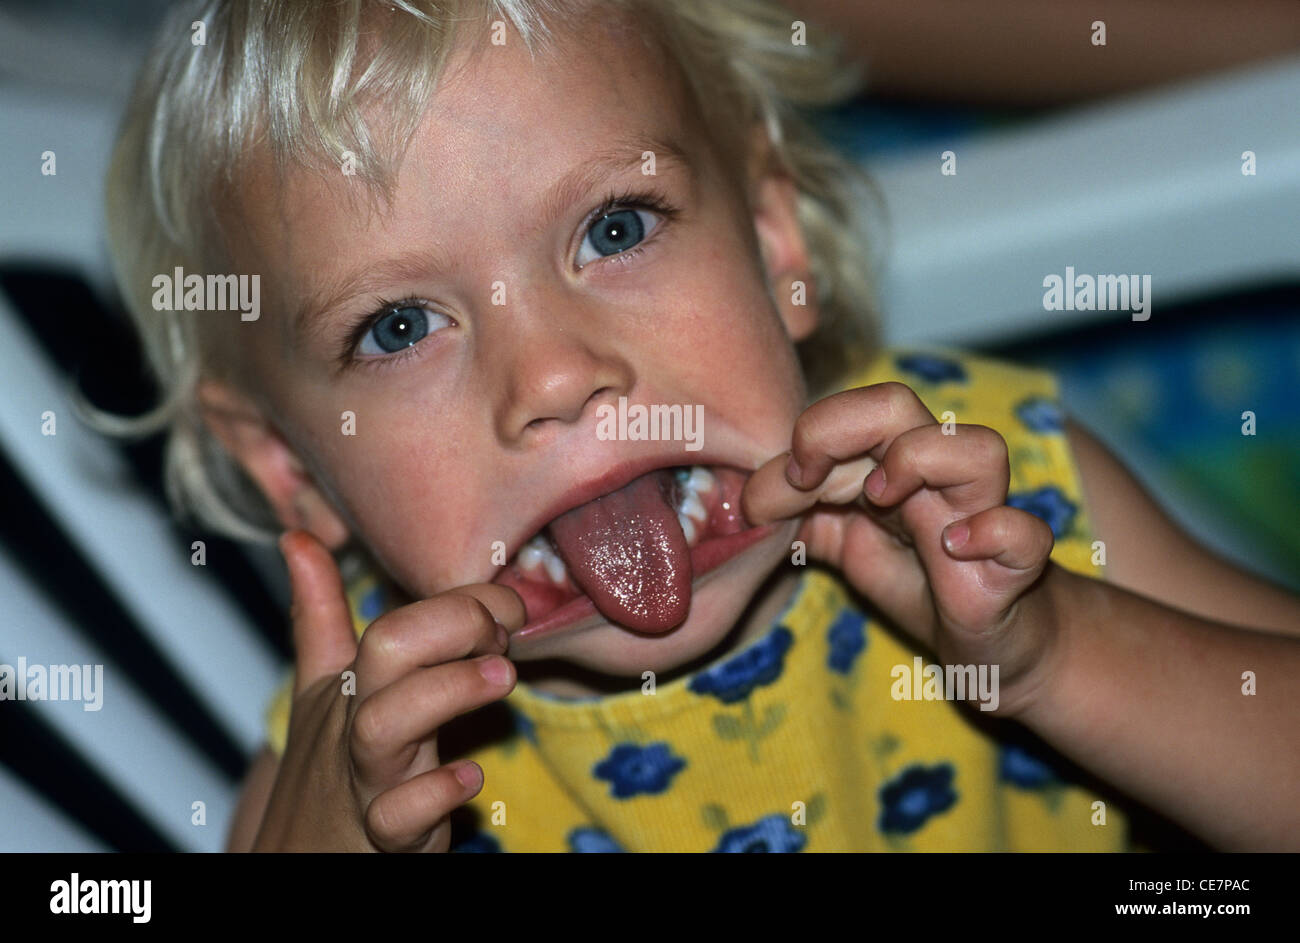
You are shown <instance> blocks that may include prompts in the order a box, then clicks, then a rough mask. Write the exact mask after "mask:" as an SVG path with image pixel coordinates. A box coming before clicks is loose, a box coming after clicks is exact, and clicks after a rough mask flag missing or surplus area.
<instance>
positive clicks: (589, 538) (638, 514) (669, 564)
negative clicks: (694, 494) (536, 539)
mask: <svg viewBox="0 0 1300 943" xmlns="http://www.w3.org/2000/svg"><path fill="white" fill-rule="evenodd" d="M672 488H673V473H672V472H671V471H669V470H667V469H664V470H661V471H656V472H651V473H650V474H648V475H642V476H641V477H640V478H637V479H636V480H635V481H633V482H631V483H629V484H627V485H625V486H624V487H622V488H620V489H619V490H618V491H615V492H614V493H612V494H607V495H605V496H604V497H602V498H597V499H596V500H595V501H589V502H588V503H586V504H584V505H582V506H581V507H577V508H574V509H573V510H572V511H569V512H568V513H567V514H563V515H561V516H560V517H558V518H556V519H555V520H554V521H552V522H551V525H550V528H549V530H550V534H551V539H552V540H553V541H554V542H555V549H556V551H557V552H558V553H559V555H560V558H561V559H562V560H563V561H564V565H565V566H567V567H568V568H569V575H570V576H571V577H573V581H574V582H575V583H577V584H578V586H579V587H581V588H582V591H583V592H584V593H586V594H587V595H588V596H589V597H590V598H591V601H592V602H593V603H595V604H596V608H597V609H599V610H600V611H601V613H602V614H603V615H604V616H605V618H607V619H609V620H610V621H611V622H617V623H618V624H619V625H623V626H627V627H628V628H630V629H636V630H638V631H641V632H667V631H668V630H669V629H671V628H673V627H674V626H677V625H679V624H680V623H681V622H682V620H684V619H685V618H686V613H687V611H688V610H689V609H690V607H691V578H692V572H691V550H690V547H688V546H687V544H686V536H685V535H684V534H683V533H682V526H681V525H680V524H679V523H677V512H676V511H675V510H674V509H673V508H672V506H671V505H670V504H669V498H668V495H670V494H672Z"/></svg>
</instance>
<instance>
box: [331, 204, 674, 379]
mask: <svg viewBox="0 0 1300 943" xmlns="http://www.w3.org/2000/svg"><path fill="white" fill-rule="evenodd" d="M632 209H639V210H651V211H653V212H655V213H658V214H659V215H660V216H662V217H663V222H670V221H671V220H673V219H676V218H677V216H679V215H680V211H679V210H678V209H677V207H675V206H673V205H672V204H671V203H669V202H668V199H667V198H666V197H665V196H664V195H663V194H662V193H660V192H658V191H656V190H651V189H646V190H640V191H637V190H633V189H631V188H628V189H626V190H623V191H622V192H621V193H616V192H614V191H610V193H609V195H608V196H606V197H605V199H604V200H603V201H602V202H601V204H600V205H599V206H598V207H597V208H596V209H595V210H593V211H592V212H591V213H589V214H588V215H587V218H586V219H585V220H584V221H583V227H582V241H585V240H586V238H587V234H588V233H589V232H590V231H591V227H592V226H593V225H595V223H596V221H597V220H599V219H600V218H602V217H603V216H605V215H606V214H607V213H612V212H614V211H615V210H632ZM661 226H662V223H661V224H660V226H656V227H655V228H654V231H653V232H652V233H651V234H650V235H649V236H648V237H647V238H646V239H645V240H643V241H642V242H640V243H638V244H637V245H635V246H633V247H632V248H631V249H628V250H627V251H626V252H619V253H617V254H616V255H607V256H604V257H603V258H600V259H595V260H593V261H591V262H588V263H587V264H586V265H584V266H582V267H583V268H588V267H590V266H591V265H599V264H602V263H606V262H613V263H615V264H619V263H626V262H627V261H628V260H629V259H631V258H632V257H633V256H636V255H638V254H640V252H641V251H642V247H643V246H645V244H646V243H647V242H649V241H650V240H651V239H653V238H654V237H655V236H656V235H658V233H659V229H660V227H661ZM582 241H579V243H578V245H579V246H581V245H582ZM394 308H425V309H426V310H432V308H430V307H429V302H427V301H425V300H424V299H423V298H399V299H397V300H396V301H389V300H386V299H383V298H380V299H378V307H377V308H376V309H375V310H374V311H373V312H372V313H370V314H367V315H364V316H362V317H361V318H359V319H358V320H357V321H356V323H355V324H354V325H353V326H352V327H351V328H349V329H348V331H347V333H346V334H345V335H344V341H343V349H342V351H341V352H340V355H339V362H340V364H341V366H342V367H343V368H345V369H347V368H350V367H354V366H360V367H363V368H365V369H374V370H384V369H387V368H388V367H391V366H395V365H397V364H398V363H401V362H402V361H405V360H406V359H407V358H408V357H411V356H414V355H415V352H416V348H417V347H419V346H420V342H419V341H416V342H415V343H414V344H412V345H411V346H409V347H406V348H404V349H403V350H402V351H400V352H399V353H395V354H389V355H388V356H386V357H366V358H357V357H355V356H354V355H355V353H356V350H357V348H358V347H360V346H361V341H362V340H363V339H364V338H365V336H366V332H368V331H369V330H370V329H371V328H372V327H374V326H375V324H376V323H377V322H378V321H379V319H380V318H382V317H383V316H384V315H386V314H388V313H389V312H390V311H392V310H393V309H394Z"/></svg>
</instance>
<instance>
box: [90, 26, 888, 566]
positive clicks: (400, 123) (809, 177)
mask: <svg viewBox="0 0 1300 943" xmlns="http://www.w3.org/2000/svg"><path fill="white" fill-rule="evenodd" d="M603 2H605V3H607V4H610V5H613V6H616V7H618V8H620V9H626V10H628V11H630V12H634V13H640V14H647V15H648V17H649V21H650V23H651V24H653V26H654V27H655V33H656V35H657V37H658V38H659V40H660V41H661V42H662V43H663V44H664V47H665V51H666V52H668V53H669V54H670V55H671V56H672V58H673V59H674V60H675V61H676V62H677V63H678V64H679V66H680V68H681V70H682V74H683V76H684V77H685V78H686V80H687V84H688V86H689V87H690V89H691V90H692V94H693V95H694V96H695V98H696V100H697V102H698V104H699V105H700V107H701V109H702V111H703V113H704V114H705V115H706V116H709V117H710V121H709V124H708V126H709V127H711V128H716V129H723V128H732V129H733V130H735V131H739V130H740V126H741V124H742V123H745V122H752V121H755V120H758V121H763V122H765V123H766V126H767V130H768V137H769V140H770V141H771V142H772V145H773V152H774V155H775V158H776V159H777V160H779V161H780V162H781V164H783V165H784V167H785V169H786V170H787V172H788V173H789V174H790V175H791V177H792V178H793V180H794V181H795V183H796V185H797V187H798V192H799V197H798V212H799V217H800V221H801V223H802V225H803V228H804V234H805V238H806V240H807V243H808V247H809V253H810V260H811V267H812V271H813V275H814V279H815V284H814V285H813V286H810V288H811V289H812V290H815V292H816V297H817V300H818V302H819V304H820V306H821V313H822V318H821V323H820V326H819V328H818V330H817V332H816V334H815V335H814V336H813V337H811V338H809V339H808V340H807V341H804V342H803V343H802V344H800V347H799V353H800V357H801V360H802V363H803V366H804V371H805V375H806V377H807V379H808V383H809V386H810V389H812V390H814V391H816V390H821V389H824V388H826V387H828V386H829V385H830V384H831V383H832V382H833V381H834V380H835V379H836V378H837V377H838V376H840V375H841V374H842V373H843V372H844V370H845V369H846V368H848V367H849V366H850V365H851V364H852V362H853V361H854V360H855V359H858V358H860V357H862V356H864V355H865V354H867V353H869V352H870V350H871V349H872V348H873V347H874V344H875V323H876V318H875V301H874V298H873V296H872V291H871V286H872V281H873V280H872V278H871V277H870V276H869V274H868V268H869V267H868V262H867V259H866V258H865V257H864V245H865V243H866V240H865V234H866V229H865V226H863V225H861V223H862V221H863V219H864V218H865V214H864V213H863V207H864V205H865V203H866V201H867V200H868V198H870V197H873V196H874V191H873V190H872V188H871V185H870V182H869V181H868V180H867V178H866V177H865V175H864V174H862V173H861V171H859V170H858V169H857V167H856V166H855V165H854V164H853V163H851V162H850V161H849V160H847V159H846V158H844V157H842V156H840V155H839V154H837V153H835V152H834V151H833V150H832V149H830V148H829V147H827V146H826V145H825V144H824V143H822V142H821V141H820V140H819V138H818V137H817V136H816V134H815V133H814V132H813V130H812V129H811V126H810V125H809V124H808V123H807V122H806V121H805V120H804V119H803V118H802V117H801V116H800V114H799V113H798V112H797V108H799V107H800V106H809V105H812V106H821V105H829V104H833V103H835V102H838V101H841V100H843V99H844V98H846V97H848V96H849V95H851V94H852V93H854V92H855V91H856V90H857V89H858V88H859V87H860V76H859V75H858V74H857V73H856V72H855V71H854V70H852V69H850V68H847V67H846V66H845V65H844V64H843V63H842V62H841V61H840V59H839V53H838V47H837V44H836V43H834V42H833V41H831V40H830V39H829V38H828V37H826V36H823V35H821V34H819V33H818V31H817V30H816V29H815V27H814V26H813V25H812V24H807V42H806V44H802V45H800V44H796V43H795V42H794V41H792V36H793V35H794V33H793V30H795V28H796V27H795V20H794V18H793V17H792V15H791V14H790V13H789V12H788V11H787V10H785V9H784V8H783V7H781V6H779V5H777V4H776V3H774V2H770V0H708V2H700V0H603ZM575 6H581V7H586V6H588V5H587V4H579V5H575V4H574V3H572V2H569V0H438V2H437V3H436V4H435V3H434V2H431V0H391V2H386V0H334V2H329V3H324V2H318V0H260V2H259V0H203V2H198V3H186V4H181V5H180V6H179V7H178V8H177V9H175V10H174V11H172V13H171V15H170V17H169V19H168V20H167V23H166V24H165V26H164V28H163V29H162V30H161V32H160V35H159V37H158V39H157V41H156V44H155V46H154V49H153V50H152V52H151V54H150V57H149V59H148V62H147V65H146V66H145V68H144V69H143V71H142V73H141V75H140V77H139V79H138V81H137V84H136V87H135V90H134V92H133V95H132V99H131V103H130V105H129V107H128V110H127V113H126V115H125V118H124V120H123V124H122V127H121V130H120V133H119V137H118V140H117V144H116V147H115V149H114V152H113V158H112V164H111V167H110V170H109V174H108V181H107V209H108V219H109V250H110V253H111V256H112V261H113V266H114V270H115V272H116V276H117V279H118V282H119V285H120V287H121V290H122V293H123V296H124V299H125V302H126V305H127V307H128V310H129V311H130V314H131V316H132V319H133V321H134V323H135V324H136V327H137V329H138V330H139V333H140V335H141V338H142V342H143V345H144V348H145V352H146V355H147V358H148V362H149V364H150V366H151V368H152V371H153V373H154V374H155V377H156V379H157V381H158V383H159V385H160V389H161V391H162V397H161V402H159V404H158V405H157V406H156V407H155V408H153V409H152V410H150V411H149V412H147V413H145V414H143V415H140V416H136V417H122V416H115V415H111V414H107V413H104V412H101V411H99V410H97V409H95V408H94V407H93V406H92V405H91V404H89V403H88V402H86V401H84V399H83V400H82V401H81V402H80V404H79V410H80V412H81V414H82V416H83V418H84V419H85V420H86V421H87V422H89V423H90V424H91V425H93V426H94V427H96V428H98V429H100V430H101V431H103V432H106V433H108V434H111V435H116V436H123V437H129V436H141V435H148V434H152V433H155V432H158V431H160V430H164V429H165V430H166V431H167V436H168V437H167V441H166V447H165V474H164V477H165V482H166V488H167V495H168V499H169V501H170V502H171V505H172V507H173V510H174V511H175V512H178V513H185V512H188V513H190V514H192V515H193V516H194V517H195V518H196V519H197V520H198V521H199V522H201V523H202V524H203V525H204V526H206V527H208V528H210V529H211V530H213V531H215V532H217V533H221V534H224V535H227V536H230V537H233V538H236V539H246V540H253V541H259V542H270V541H271V540H273V539H274V538H275V536H276V535H277V534H279V533H280V531H281V530H282V529H283V528H282V527H281V526H280V525H279V523H278V522H277V521H276V519H275V516H274V514H273V513H272V512H271V509H270V506H269V504H268V503H267V501H266V499H265V498H264V497H263V496H262V494H261V492H260V490H259V489H258V488H257V487H256V486H255V484H254V483H253V482H252V481H251V480H250V479H249V478H248V477H247V475H245V474H244V472H243V470H242V469H241V468H240V467H239V466H238V465H237V463H236V462H235V460H234V459H233V458H232V457H231V456H230V455H229V454H228V453H227V452H226V450H225V449H224V448H223V447H222V446H221V445H220V443H218V442H216V441H215V439H214V438H213V437H212V435H211V433H210V432H209V430H208V429H207V427H206V424H205V423H204V422H203V421H202V419H201V417H200V412H199V409H198V404H197V402H196V397H195V389H196V383H197V381H198V379H199V378H200V376H201V375H208V374H213V375H221V374H223V373H224V372H225V370H226V369H227V368H226V367H225V366H224V365H222V364H220V363H218V362H216V358H215V357H214V356H213V355H212V354H211V352H206V353H205V351H204V350H203V349H201V345H200V344H199V335H198V329H197V326H196V323H195V319H194V317H193V314H192V313H189V312H184V311H170V310H168V311H157V310H155V309H154V307H153V304H152V288H151V284H152V281H153V279H154V278H155V277H156V276H157V275H158V274H159V273H170V272H172V271H173V270H174V269H175V268H177V267H180V268H182V269H184V270H186V271H188V272H214V271H225V270H227V268H226V266H224V265H223V264H222V259H223V253H224V249H223V241H222V240H223V232H222V227H221V225H220V223H219V221H218V219H217V217H216V213H215V211H214V208H213V207H214V206H215V205H216V204H217V202H218V199H219V197H220V196H221V195H223V194H230V193H233V192H235V189H236V187H235V180H236V178H237V176H238V170H239V168H240V167H241V164H242V162H243V161H244V160H245V158H246V157H247V154H248V152H249V150H250V147H251V146H252V145H254V144H257V145H259V146H260V145H262V144H265V146H266V147H267V148H268V149H269V152H270V155H271V156H272V158H273V160H274V163H275V167H276V168H277V170H279V171H281V172H283V170H284V169H286V168H289V167H292V166H303V167H316V168H325V167H330V168H332V169H333V170H334V171H335V172H337V169H338V167H339V165H340V162H341V160H342V155H343V154H344V152H345V151H351V152H352V153H353V154H355V155H356V167H357V176H358V177H360V178H361V179H362V180H364V181H365V182H366V183H367V184H369V185H370V189H371V190H373V191H382V192H384V193H387V191H388V188H389V187H390V185H391V182H392V180H393V178H394V172H395V168H396V166H397V163H398V162H399V160H400V157H401V155H402V154H403V153H404V152H405V149H406V146H407V144H408V143H409V140H410V138H411V136H412V133H413V132H414V130H415V128H416V127H417V126H418V124H419V121H420V117H421V114H422V112H423V111H424V107H425V105H426V104H427V101H428V99H429V96H430V95H431V94H432V91H433V89H434V86H435V83H436V81H437V78H438V76H439V73H440V71H441V69H442V66H443V64H444V61H445V59H446V57H447V54H448V52H449V50H450V49H451V47H452V46H453V44H454V40H455V37H456V35H457V33H458V31H459V30H460V29H461V28H462V27H463V26H464V25H465V24H467V23H470V22H475V23H478V24H481V23H483V22H484V18H487V19H489V20H497V19H502V20H508V21H509V22H510V23H511V24H512V25H513V26H514V28H515V30H516V31H517V32H518V34H519V35H520V37H521V38H522V40H523V41H524V43H525V44H526V45H527V48H528V49H529V50H530V51H532V50H534V49H535V48H536V45H537V44H538V43H544V42H546V40H547V38H548V37H549V35H550V34H549V24H550V23H552V22H555V21H556V20H557V18H562V17H563V16H565V15H566V14H571V13H573V12H574V9H575ZM384 13H387V14H388V16H387V17H385V18H384V20H383V22H382V23H381V24H380V25H381V26H382V30H381V33H380V35H381V36H382V42H379V43H373V42H370V43H369V45H367V38H368V36H371V35H373V34H369V33H367V31H366V30H365V29H363V27H368V26H370V25H371V21H372V20H374V19H378V18H379V17H380V15H381V14H384ZM199 23H202V24H203V25H202V27H199V26H198V24H199ZM200 29H201V30H202V31H203V32H204V33H205V34H206V35H205V37H204V38H205V41H206V44H205V45H199V44H197V40H198V31H199V30H200ZM363 49H369V50H370V52H371V54H370V55H369V57H366V56H364V55H363V54H362V52H363ZM373 104H378V105H381V106H384V107H386V108H387V109H388V113H389V114H391V115H392V116H393V120H392V121H391V122H388V123H387V125H388V128H389V130H390V132H391V133H390V134H389V135H382V134H381V133H380V132H379V131H378V130H377V129H376V128H374V127H371V126H370V125H368V124H367V123H366V121H365V120H364V119H363V112H365V111H366V110H367V109H368V107H369V106H371V105H373ZM719 133H722V131H721V130H719ZM733 143H734V142H733Z"/></svg>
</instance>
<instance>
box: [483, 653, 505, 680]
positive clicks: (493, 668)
mask: <svg viewBox="0 0 1300 943" xmlns="http://www.w3.org/2000/svg"><path fill="white" fill-rule="evenodd" d="M478 673H479V674H481V675H482V676H483V677H484V678H485V679H487V680H488V681H490V682H491V683H492V684H509V683H510V666H509V665H507V664H506V660H505V659H504V658H502V657H500V656H499V655H488V656H486V657H485V658H483V659H482V660H481V661H480V662H479V663H478Z"/></svg>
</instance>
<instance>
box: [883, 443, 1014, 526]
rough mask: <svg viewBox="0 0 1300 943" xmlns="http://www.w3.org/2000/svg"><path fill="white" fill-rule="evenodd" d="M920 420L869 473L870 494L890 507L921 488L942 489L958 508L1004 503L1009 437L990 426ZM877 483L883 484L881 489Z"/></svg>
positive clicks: (978, 508)
mask: <svg viewBox="0 0 1300 943" xmlns="http://www.w3.org/2000/svg"><path fill="white" fill-rule="evenodd" d="M952 428H953V429H954V430H955V432H954V433H953V434H951V435H949V434H945V433H944V431H943V427H942V426H939V425H931V426H917V427H916V428H914V429H909V430H907V431H906V432H904V433H902V434H901V435H899V436H898V437H897V438H896V439H894V442H893V444H892V445H890V446H889V449H888V451H886V452H885V454H884V456H883V457H882V458H881V460H880V467H879V469H877V470H876V471H874V472H872V473H871V474H870V475H868V476H867V480H866V485H865V490H866V494H867V497H868V498H869V499H870V500H871V501H872V503H874V504H875V505H876V506H878V507H889V506H890V505H894V504H897V503H898V502H900V501H903V500H904V499H906V498H908V497H909V496H911V495H912V494H913V493H915V492H916V491H917V490H918V489H920V488H923V487H924V488H931V489H934V490H936V491H942V492H943V496H944V498H945V500H947V501H948V502H949V503H951V504H952V505H953V507H954V508H956V509H957V510H958V511H974V510H983V509H984V508H987V507H992V506H994V505H1000V504H1003V503H1005V501H1006V499H1007V487H1008V485H1009V484H1010V482H1011V465H1010V463H1009V461H1008V459H1007V443H1006V440H1005V439H1003V438H1002V436H1000V435H999V434H998V433H997V432H995V431H994V430H992V429H990V428H989V427H988V426H978V425H970V424H954V425H953V426H952ZM877 489H878V490H877Z"/></svg>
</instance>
